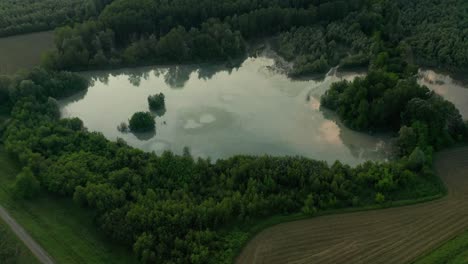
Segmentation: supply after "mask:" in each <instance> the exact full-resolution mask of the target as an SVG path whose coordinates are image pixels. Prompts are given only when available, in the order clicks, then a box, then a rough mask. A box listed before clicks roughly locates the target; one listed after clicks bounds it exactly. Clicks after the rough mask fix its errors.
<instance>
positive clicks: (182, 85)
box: [60, 57, 390, 164]
mask: <svg viewBox="0 0 468 264" xmlns="http://www.w3.org/2000/svg"><path fill="white" fill-rule="evenodd" d="M274 64H275V63H274V60H273V59H272V58H268V57H258V58H248V59H246V60H245V61H244V62H243V63H242V64H241V65H240V66H239V67H237V68H232V69H229V68H226V67H222V66H205V65H200V66H172V67H146V68H136V69H129V70H120V71H111V72H109V71H107V72H91V73H86V75H87V76H88V77H89V78H91V79H92V85H91V86H90V87H89V89H88V90H87V91H84V92H82V93H80V94H77V95H75V96H74V97H72V98H68V99H67V100H63V101H61V102H60V103H61V111H62V114H63V116H64V117H79V118H81V119H82V120H83V121H84V123H85V126H86V127H87V128H88V129H89V130H90V131H99V132H102V133H103V134H104V135H105V136H106V137H107V138H109V139H111V140H115V139H117V138H122V139H124V140H125V141H127V142H128V143H129V144H130V145H132V146H134V147H137V148H140V149H142V150H145V151H155V152H156V153H159V154H160V153H162V152H163V151H164V150H171V151H173V152H175V153H182V150H183V148H184V147H185V146H187V147H189V148H190V150H191V153H192V155H194V156H196V157H211V158H212V159H219V158H227V157H230V156H233V155H236V154H250V155H263V154H269V155H275V156H279V155H281V156H284V155H289V156H296V155H301V156H306V157H309V158H314V159H318V160H326V161H329V162H333V161H335V160H340V161H343V162H346V163H348V164H358V163H361V162H363V161H365V160H384V159H386V158H387V157H389V152H390V149H389V146H390V142H389V138H388V137H385V136H370V135H366V134H363V133H358V132H355V131H351V130H349V129H347V128H345V127H344V126H343V125H342V124H340V123H339V122H338V121H337V119H336V117H335V116H334V115H333V114H332V113H330V112H327V111H323V110H321V109H320V96H321V95H322V94H323V93H324V92H325V91H326V90H327V89H328V88H329V87H330V85H331V83H333V82H336V81H339V80H343V79H348V80H351V79H353V78H355V77H356V76H358V74H355V73H336V72H334V71H331V73H330V74H329V75H327V76H326V78H325V79H324V80H320V81H314V80H291V79H289V78H288V77H287V76H286V75H284V74H282V73H280V72H278V71H277V70H276V67H274V66H275V65H274ZM160 92H162V93H164V94H165V96H166V111H165V113H158V115H159V116H158V117H156V123H157V128H156V133H155V134H151V133H150V134H132V133H121V132H119V131H118V130H117V126H118V125H119V124H120V123H121V122H124V121H125V122H126V121H128V119H129V118H130V117H131V116H132V114H133V113H135V112H137V111H148V102H147V97H148V96H149V95H152V94H156V93H160Z"/></svg>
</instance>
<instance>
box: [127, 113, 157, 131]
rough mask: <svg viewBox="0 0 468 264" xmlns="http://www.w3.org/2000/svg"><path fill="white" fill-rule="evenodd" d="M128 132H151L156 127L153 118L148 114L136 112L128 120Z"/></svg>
mask: <svg viewBox="0 0 468 264" xmlns="http://www.w3.org/2000/svg"><path fill="white" fill-rule="evenodd" d="M129 124H130V130H131V131H133V132H148V131H153V130H154V129H155V126H156V122H155V121H154V116H153V115H152V114H151V113H150V112H137V113H135V114H133V116H132V118H131V119H130V123H129Z"/></svg>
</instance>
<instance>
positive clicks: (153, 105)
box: [148, 93, 166, 111]
mask: <svg viewBox="0 0 468 264" xmlns="http://www.w3.org/2000/svg"><path fill="white" fill-rule="evenodd" d="M164 99H165V96H164V94H163V93H159V94H155V95H150V96H148V104H149V107H150V109H151V110H153V111H158V110H162V109H164V107H165V106H166V103H165V101H164Z"/></svg>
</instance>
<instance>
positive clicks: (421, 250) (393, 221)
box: [236, 148, 468, 264]
mask: <svg viewBox="0 0 468 264" xmlns="http://www.w3.org/2000/svg"><path fill="white" fill-rule="evenodd" d="M434 166H435V169H436V172H437V173H438V175H439V176H440V177H441V178H442V179H443V181H444V182H445V184H446V186H447V189H448V195H447V196H445V197H444V198H442V199H440V200H436V201H432V202H428V203H422V204H416V205H410V206H404V207H396V208H390V209H382V210H374V211H362V212H355V213H348V214H336V215H327V216H320V217H316V218H311V219H307V220H301V221H296V222H289V223H284V224H279V225H277V226H273V227H271V228H268V229H266V230H263V231H262V232H260V233H259V234H258V235H257V236H256V237H254V238H253V239H252V240H251V241H250V242H249V243H248V244H247V246H246V247H245V248H244V249H243V251H242V252H241V254H240V256H239V257H238V258H237V261H236V262H237V263H239V264H240V263H242V264H250V263H263V264H274V263H279V264H283V263H295V264H298V263H321V264H322V263H398V264H402V263H411V262H412V261H414V260H416V259H417V258H418V257H419V256H421V255H423V254H426V253H428V252H430V251H431V250H433V249H435V248H436V247H438V246H440V245H441V244H443V243H444V242H446V241H448V240H450V239H452V238H454V237H455V236H457V235H458V234H461V233H463V232H464V231H466V230H468V148H459V149H452V150H448V151H444V152H441V153H438V154H437V155H436V158H435V164H434Z"/></svg>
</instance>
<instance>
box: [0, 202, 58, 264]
mask: <svg viewBox="0 0 468 264" xmlns="http://www.w3.org/2000/svg"><path fill="white" fill-rule="evenodd" d="M0 218H1V219H3V221H5V223H7V225H8V226H9V227H10V228H11V229H12V230H13V232H14V233H15V234H16V236H17V237H18V238H19V239H20V240H21V241H23V243H24V244H25V245H26V246H27V247H28V248H29V250H31V252H32V253H33V254H34V256H36V258H37V259H38V260H39V261H40V262H42V263H43V264H53V263H54V261H53V260H52V258H51V257H50V256H49V255H48V254H47V252H46V251H45V250H44V249H43V248H42V247H41V246H40V245H39V244H37V243H36V241H34V240H33V239H32V238H31V236H29V235H28V233H26V231H25V230H24V229H23V228H22V227H21V226H20V225H19V224H18V223H17V222H16V221H15V220H14V219H13V218H12V217H11V216H10V215H9V214H8V212H7V211H6V210H5V208H3V207H2V206H0Z"/></svg>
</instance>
